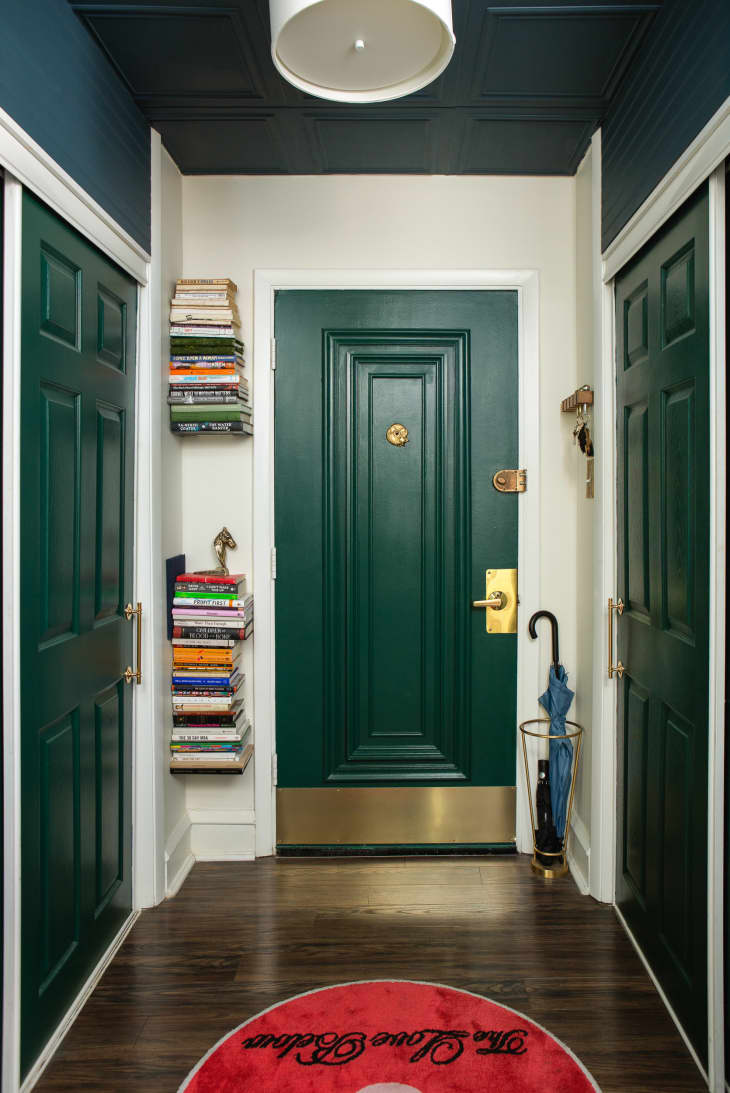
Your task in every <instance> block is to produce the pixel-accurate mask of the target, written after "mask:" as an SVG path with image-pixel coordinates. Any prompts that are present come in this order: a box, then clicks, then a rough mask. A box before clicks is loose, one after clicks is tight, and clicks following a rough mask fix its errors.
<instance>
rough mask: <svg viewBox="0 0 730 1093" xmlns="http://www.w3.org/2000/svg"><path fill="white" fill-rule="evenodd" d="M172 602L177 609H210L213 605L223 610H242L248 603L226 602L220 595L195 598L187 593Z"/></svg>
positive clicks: (176, 597)
mask: <svg viewBox="0 0 730 1093" xmlns="http://www.w3.org/2000/svg"><path fill="white" fill-rule="evenodd" d="M172 602H173V604H174V605H175V606H177V607H180V606H182V607H185V606H188V607H212V606H213V605H214V604H215V605H216V606H217V607H218V606H219V607H221V608H223V607H228V608H244V607H245V606H246V604H247V603H248V601H247V600H228V599H224V598H223V596H221V595H217V596H215V597H213V596H208V597H205V596H196V595H195V594H194V593H188V594H187V595H184V596H175V598H174V599H173V601H172Z"/></svg>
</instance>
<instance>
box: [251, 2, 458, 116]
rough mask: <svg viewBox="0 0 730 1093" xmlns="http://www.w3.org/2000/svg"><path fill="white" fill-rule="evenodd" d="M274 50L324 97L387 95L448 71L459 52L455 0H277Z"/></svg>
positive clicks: (304, 84)
mask: <svg viewBox="0 0 730 1093" xmlns="http://www.w3.org/2000/svg"><path fill="white" fill-rule="evenodd" d="M269 7H270V12H271V56H272V57H273V60H274V64H275V65H276V67H277V68H278V70H279V72H280V73H281V75H282V76H283V77H284V79H286V80H288V81H289V83H291V84H293V85H294V86H295V87H298V88H299V89H300V90H301V91H306V92H307V93H308V94H309V95H316V96H317V97H318V98H320V99H332V100H334V101H336V102H353V103H357V102H385V101H387V100H388V99H399V98H401V97H402V96H403V95H410V94H412V93H413V92H414V91H418V90H419V88H421V87H425V86H426V84H429V83H431V81H432V80H435V79H436V77H437V76H438V75H439V74H440V73H441V72H443V70H444V69H445V68H446V66H447V64H448V63H449V61H450V60H451V55H452V54H453V52H454V44H455V41H456V39H455V38H454V31H453V25H452V16H451V0H269Z"/></svg>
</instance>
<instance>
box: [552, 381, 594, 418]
mask: <svg viewBox="0 0 730 1093" xmlns="http://www.w3.org/2000/svg"><path fill="white" fill-rule="evenodd" d="M592 405H593V389H592V387H591V385H590V384H589V383H584V384H583V386H582V387H579V388H578V390H577V391H574V392H573V394H572V395H568V397H567V398H564V399H563V401H562V402H561V403H560V409H561V410H562V412H563V413H564V414H570V413H572V412H573V411H574V410H577V409H578V408H579V407H581V406H584V407H585V406H592Z"/></svg>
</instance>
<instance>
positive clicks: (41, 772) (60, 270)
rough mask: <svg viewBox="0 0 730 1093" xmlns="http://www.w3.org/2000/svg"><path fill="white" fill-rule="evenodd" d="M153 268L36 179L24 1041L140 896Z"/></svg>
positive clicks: (29, 335)
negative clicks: (120, 258) (54, 205)
mask: <svg viewBox="0 0 730 1093" xmlns="http://www.w3.org/2000/svg"><path fill="white" fill-rule="evenodd" d="M135 323H136V285H135V284H134V283H133V282H132V281H131V280H130V279H129V278H128V277H127V276H126V275H125V274H124V273H122V272H121V271H120V270H118V269H116V267H114V266H113V265H112V264H111V263H110V262H109V261H108V260H107V259H105V258H104V257H103V256H102V255H101V254H99V253H98V252H97V251H96V250H95V249H94V248H93V247H92V246H90V245H89V244H88V243H86V242H85V241H84V240H83V239H82V238H81V237H80V236H78V235H77V234H76V233H75V232H74V231H73V230H72V229H70V228H69V227H68V226H67V225H65V224H64V223H63V222H62V221H60V220H58V219H57V218H56V217H55V216H54V215H53V214H52V213H51V212H50V210H48V209H47V208H46V207H45V206H44V205H42V204H41V203H40V202H39V201H37V200H36V199H35V198H33V197H32V196H31V195H29V194H27V193H26V194H25V195H24V198H23V268H22V326H21V429H22V431H21V552H22V566H21V599H22V604H23V613H22V618H21V709H22V729H21V780H22V785H21V823H22V831H23V838H22V892H21V899H22V926H21V931H22V938H21V941H22V950H21V996H22V1012H21V1057H22V1071H23V1073H24V1074H25V1073H26V1072H27V1070H28V1069H29V1067H30V1066H31V1065H32V1063H33V1062H34V1060H35V1058H36V1057H37V1055H38V1053H39V1052H40V1050H41V1049H42V1047H43V1045H44V1044H45V1043H46V1042H47V1040H48V1039H49V1037H50V1035H51V1034H52V1033H53V1031H54V1028H55V1027H56V1025H57V1023H58V1021H59V1020H60V1019H61V1018H62V1016H63V1014H64V1013H65V1011H66V1009H67V1008H68V1006H69V1005H70V1004H71V1002H72V1001H73V999H74V997H75V996H76V994H77V993H78V991H79V989H80V988H81V986H82V985H83V983H84V981H85V980H86V979H87V977H88V975H89V974H90V972H91V971H92V969H93V967H94V966H95V964H96V963H97V961H98V959H99V957H100V956H101V954H102V953H103V951H104V950H105V949H106V948H107V946H108V944H109V942H110V941H111V940H112V938H113V937H114V935H115V934H116V933H117V931H118V929H119V927H120V926H121V924H122V923H123V921H124V920H125V918H126V917H127V915H128V914H129V912H130V910H131V788H132V787H131V762H132V748H131V694H130V690H131V689H130V688H128V687H126V686H125V684H124V683H123V681H122V673H123V671H124V669H125V667H126V666H127V665H128V664H129V663H131V658H132V627H131V626H130V624H129V623H128V622H127V621H126V619H125V618H124V617H123V614H122V609H123V606H124V603H125V602H126V600H127V599H131V598H132V586H131V580H132V528H133V519H132V516H133V462H132V460H133V446H132V442H133V438H132V436H131V428H130V425H129V423H131V422H132V421H133V420H134V375H135V360H134V346H135V334H134V332H135Z"/></svg>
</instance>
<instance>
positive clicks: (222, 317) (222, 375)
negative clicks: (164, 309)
mask: <svg viewBox="0 0 730 1093" xmlns="http://www.w3.org/2000/svg"><path fill="white" fill-rule="evenodd" d="M236 292H237V289H236V286H235V284H234V283H233V281H230V280H229V279H228V278H227V277H219V278H211V279H209V280H205V279H202V278H201V279H195V280H180V281H178V282H177V284H176V287H175V296H174V297H173V299H172V300H171V302H170V391H169V395H168V400H167V401H168V402H169V404H170V428H171V429H172V431H173V432H175V433H190V434H192V435H200V434H201V433H239V434H243V435H250V434H251V433H252V432H253V425H252V414H253V411H252V408H251V401H250V398H249V389H248V381H247V380H246V378H245V377H244V375H243V372H242V370H243V367H244V360H243V343H242V341H241V337H240V335H241V320H240V318H239V314H238V308H237V307H236Z"/></svg>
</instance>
